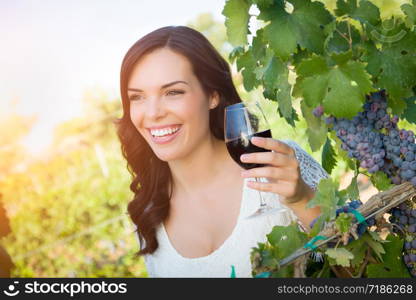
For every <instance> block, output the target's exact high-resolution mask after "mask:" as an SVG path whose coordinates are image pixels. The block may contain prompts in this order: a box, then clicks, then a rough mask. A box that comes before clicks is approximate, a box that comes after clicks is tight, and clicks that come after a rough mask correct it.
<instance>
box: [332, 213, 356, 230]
mask: <svg viewBox="0 0 416 300" xmlns="http://www.w3.org/2000/svg"><path fill="white" fill-rule="evenodd" d="M351 221H352V216H350V215H349V214H346V213H340V214H339V215H338V217H337V218H336V220H335V226H336V227H337V229H338V231H340V232H341V233H346V232H348V230H349V229H350V227H351Z"/></svg>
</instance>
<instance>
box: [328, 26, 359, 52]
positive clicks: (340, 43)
mask: <svg viewBox="0 0 416 300" xmlns="http://www.w3.org/2000/svg"><path fill="white" fill-rule="evenodd" d="M326 30H327V31H329V32H330V33H329V34H328V37H327V38H326V40H325V49H326V50H327V51H328V52H334V53H340V52H346V51H348V50H350V49H352V48H355V47H356V46H357V45H359V43H360V42H361V35H360V32H359V31H358V30H357V29H356V28H355V27H354V26H352V25H350V23H348V22H346V21H343V22H335V21H334V22H333V23H330V24H328V25H327V27H326ZM350 38H351V45H350V40H349V39H350Z"/></svg>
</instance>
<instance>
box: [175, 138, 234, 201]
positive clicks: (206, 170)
mask: <svg viewBox="0 0 416 300" xmlns="http://www.w3.org/2000/svg"><path fill="white" fill-rule="evenodd" d="M169 167H170V170H171V172H172V178H173V182H174V190H175V191H180V193H184V194H186V195H188V196H192V195H198V194H200V193H201V192H204V191H206V187H207V183H209V184H212V183H214V182H215V180H218V179H220V178H221V177H222V176H220V174H223V173H224V172H227V171H228V172H233V169H234V171H237V168H238V165H237V164H235V163H234V161H232V158H231V157H230V156H229V154H228V151H227V147H226V145H225V142H224V141H222V140H218V139H216V138H215V137H213V136H212V135H210V139H205V142H204V143H203V144H201V145H200V146H199V147H198V148H197V149H196V150H195V151H193V152H192V154H191V155H188V156H187V157H186V158H184V159H181V160H176V161H171V162H169ZM230 168H231V170H230ZM230 175H232V174H230Z"/></svg>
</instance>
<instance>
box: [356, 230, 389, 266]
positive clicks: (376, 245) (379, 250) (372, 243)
mask: <svg viewBox="0 0 416 300" xmlns="http://www.w3.org/2000/svg"><path fill="white" fill-rule="evenodd" d="M361 239H363V241H365V242H366V243H367V245H368V246H369V247H370V248H371V249H372V250H373V251H374V253H375V254H376V255H377V256H378V258H379V259H380V260H381V261H383V254H385V253H386V251H385V249H384V247H383V245H382V244H381V243H380V242H379V241H376V240H374V239H373V237H372V236H371V235H370V234H368V232H366V233H364V234H363V235H362V236H361Z"/></svg>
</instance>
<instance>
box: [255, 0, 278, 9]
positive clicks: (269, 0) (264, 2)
mask: <svg viewBox="0 0 416 300" xmlns="http://www.w3.org/2000/svg"><path fill="white" fill-rule="evenodd" d="M251 2H253V3H254V4H257V5H258V6H260V7H261V8H266V7H268V6H271V5H272V4H273V2H274V0H251Z"/></svg>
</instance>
